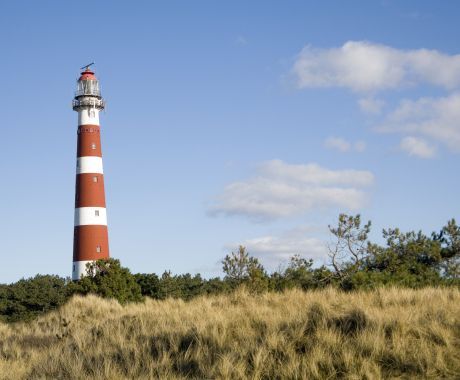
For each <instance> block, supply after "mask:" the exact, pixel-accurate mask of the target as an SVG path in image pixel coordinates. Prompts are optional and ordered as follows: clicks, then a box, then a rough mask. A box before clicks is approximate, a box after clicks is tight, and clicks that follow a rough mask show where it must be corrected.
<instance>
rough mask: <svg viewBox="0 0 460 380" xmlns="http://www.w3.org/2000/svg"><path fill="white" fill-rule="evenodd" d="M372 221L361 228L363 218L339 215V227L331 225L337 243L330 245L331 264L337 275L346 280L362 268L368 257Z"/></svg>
mask: <svg viewBox="0 0 460 380" xmlns="http://www.w3.org/2000/svg"><path fill="white" fill-rule="evenodd" d="M370 229H371V221H368V222H367V223H366V224H365V225H364V226H362V227H361V216H360V215H359V214H358V215H356V216H350V215H346V214H340V215H339V221H338V225H337V227H331V226H330V225H329V231H330V232H331V233H332V234H333V235H334V237H335V241H334V242H333V243H331V244H329V247H328V248H329V258H330V264H331V266H332V267H333V268H334V271H335V274H336V275H337V276H338V277H339V278H340V279H344V278H345V277H347V276H350V275H351V274H353V273H355V272H357V271H358V270H360V269H361V268H362V265H363V263H364V260H365V259H366V258H367V257H368V249H367V248H368V245H369V242H368V235H369V232H370Z"/></svg>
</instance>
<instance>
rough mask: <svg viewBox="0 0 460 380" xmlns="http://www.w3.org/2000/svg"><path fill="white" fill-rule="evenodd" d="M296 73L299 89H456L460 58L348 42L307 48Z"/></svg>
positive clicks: (300, 56)
mask: <svg viewBox="0 0 460 380" xmlns="http://www.w3.org/2000/svg"><path fill="white" fill-rule="evenodd" d="M292 71H293V74H294V75H295V78H296V82H297V86H298V87H299V88H306V87H345V88H349V89H351V90H353V91H356V92H375V91H380V90H385V89H395V88H398V87H401V86H407V85H415V84H419V83H427V84H431V85H436V86H440V87H443V88H446V89H452V88H456V87H458V86H459V85H460V55H448V54H443V53H440V52H438V51H436V50H428V49H415V50H403V49H396V48H393V47H390V46H386V45H381V44H375V43H371V42H366V41H348V42H346V43H345V44H344V45H343V46H341V47H338V48H329V49H318V48H314V47H312V46H306V47H305V48H303V49H302V51H301V52H300V53H299V55H298V57H297V59H296V61H295V63H294V66H293V69H292Z"/></svg>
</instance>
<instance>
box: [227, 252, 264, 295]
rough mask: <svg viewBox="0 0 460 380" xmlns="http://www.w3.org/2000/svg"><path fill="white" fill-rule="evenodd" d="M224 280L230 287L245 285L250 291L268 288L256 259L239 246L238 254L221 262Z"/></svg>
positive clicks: (229, 256)
mask: <svg viewBox="0 0 460 380" xmlns="http://www.w3.org/2000/svg"><path fill="white" fill-rule="evenodd" d="M222 269H223V271H224V273H225V280H226V281H228V282H229V283H230V284H231V285H232V286H237V285H240V284H242V283H245V284H246V285H248V286H249V288H250V289H251V290H254V291H262V290H265V289H267V288H268V278H267V275H266V273H265V270H264V267H263V266H262V264H260V263H259V260H257V258H255V257H252V256H250V255H249V253H248V252H247V251H246V248H245V247H243V246H242V245H240V246H239V247H238V252H236V253H235V252H232V253H231V255H227V256H225V258H224V259H223V260H222Z"/></svg>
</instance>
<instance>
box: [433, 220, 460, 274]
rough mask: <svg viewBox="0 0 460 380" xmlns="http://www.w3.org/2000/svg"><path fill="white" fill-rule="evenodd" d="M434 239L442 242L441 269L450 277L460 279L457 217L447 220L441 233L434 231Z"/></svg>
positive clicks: (459, 227)
mask: <svg viewBox="0 0 460 380" xmlns="http://www.w3.org/2000/svg"><path fill="white" fill-rule="evenodd" d="M433 239H434V240H436V241H439V242H440V244H441V257H442V260H441V263H440V270H441V273H442V275H443V276H445V277H446V278H448V279H454V280H459V279H460V226H458V225H457V223H456V222H455V219H451V220H449V221H448V222H447V225H446V226H444V227H443V228H442V230H441V232H440V233H439V234H436V233H433Z"/></svg>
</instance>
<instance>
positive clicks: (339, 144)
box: [324, 137, 366, 153]
mask: <svg viewBox="0 0 460 380" xmlns="http://www.w3.org/2000/svg"><path fill="white" fill-rule="evenodd" d="M324 146H325V147H326V148H328V149H334V150H337V151H339V152H342V153H347V152H351V151H355V152H363V151H364V150H365V149H366V143H365V142H364V141H361V140H359V141H356V142H354V143H352V142H350V141H347V140H345V139H344V138H342V137H328V138H327V139H326V140H325V141H324Z"/></svg>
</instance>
